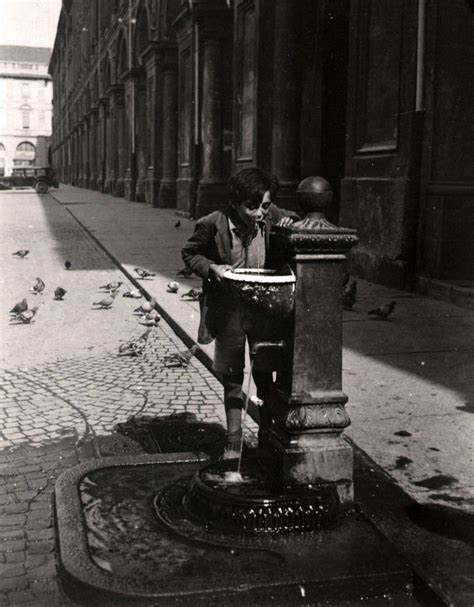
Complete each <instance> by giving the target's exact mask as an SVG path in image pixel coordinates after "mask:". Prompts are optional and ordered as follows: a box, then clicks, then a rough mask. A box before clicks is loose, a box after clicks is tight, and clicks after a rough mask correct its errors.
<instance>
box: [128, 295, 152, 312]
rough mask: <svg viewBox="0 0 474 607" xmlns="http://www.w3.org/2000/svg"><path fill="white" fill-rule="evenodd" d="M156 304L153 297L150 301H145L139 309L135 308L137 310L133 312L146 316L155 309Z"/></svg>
mask: <svg viewBox="0 0 474 607" xmlns="http://www.w3.org/2000/svg"><path fill="white" fill-rule="evenodd" d="M155 304H156V299H155V298H154V297H152V298H151V299H150V301H144V302H143V303H142V304H141V305H139V306H138V308H135V310H133V311H134V313H135V314H142V315H143V316H144V315H145V314H148V313H149V312H151V311H152V310H154V309H155Z"/></svg>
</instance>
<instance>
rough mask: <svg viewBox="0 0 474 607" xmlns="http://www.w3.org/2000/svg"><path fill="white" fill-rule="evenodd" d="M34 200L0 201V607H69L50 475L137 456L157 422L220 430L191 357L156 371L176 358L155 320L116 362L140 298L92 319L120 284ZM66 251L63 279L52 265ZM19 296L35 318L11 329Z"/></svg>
mask: <svg viewBox="0 0 474 607" xmlns="http://www.w3.org/2000/svg"><path fill="white" fill-rule="evenodd" d="M41 202H42V204H40V205H39V204H38V197H37V195H36V194H28V193H19V194H10V195H7V196H3V197H2V199H1V204H2V208H1V212H2V224H3V228H4V229H2V234H3V237H2V243H1V260H2V267H3V268H4V274H3V276H2V282H3V285H2V286H3V288H2V304H1V305H2V308H1V309H2V318H3V321H2V342H3V346H2V357H1V358H2V361H1V376H0V377H1V380H0V429H1V430H0V477H1V484H0V520H1V522H0V534H1V541H2V545H1V551H0V605H31V606H33V605H34V606H35V607H39V606H41V605H49V606H51V607H52V606H56V605H68V604H69V601H68V600H67V598H66V597H65V596H64V595H63V594H62V592H61V589H60V586H59V584H58V578H57V571H56V555H55V550H54V545H55V544H54V528H53V517H52V492H53V487H54V483H55V481H56V479H57V478H58V476H59V475H60V474H61V473H62V472H63V471H64V470H66V469H68V468H70V467H72V466H74V465H76V464H78V463H80V462H82V461H84V460H86V459H88V458H91V457H104V456H108V455H120V454H125V453H143V452H144V451H146V450H147V445H146V444H144V443H143V441H141V442H140V441H139V440H136V437H140V436H142V435H141V434H140V431H139V429H140V427H141V428H143V427H144V426H147V425H150V424H152V423H153V421H154V420H156V419H157V418H162V417H169V416H172V415H173V414H181V415H183V414H186V415H187V417H188V418H189V419H194V420H197V421H201V422H204V423H209V424H216V423H217V424H221V423H222V422H223V407H222V404H221V394H220V393H221V387H220V384H219V382H218V381H217V380H216V379H215V378H214V376H213V375H212V374H211V373H210V372H209V371H208V370H207V369H206V368H205V367H204V366H203V365H202V364H201V363H200V362H199V361H198V359H196V358H193V359H192V360H191V363H190V364H189V366H188V367H186V368H168V367H166V366H164V364H163V358H164V356H166V355H168V354H171V353H173V352H176V351H179V350H183V349H185V348H186V346H185V345H184V344H183V342H181V340H180V339H179V338H178V337H177V336H176V335H175V334H174V332H173V331H172V330H171V328H170V327H169V326H168V325H167V324H166V323H165V321H164V320H162V321H161V322H160V324H159V325H158V326H157V327H156V328H153V329H152V331H151V334H150V337H149V340H148V343H147V347H146V350H145V352H144V354H143V356H141V357H136V358H130V357H127V356H123V357H119V356H118V355H117V353H118V347H119V345H120V343H121V342H122V341H124V340H125V341H126V340H128V339H130V338H131V337H132V336H135V337H136V336H138V335H140V334H141V333H142V332H143V331H144V330H145V327H143V326H141V325H140V324H139V323H140V317H139V316H138V315H136V314H133V310H134V309H135V308H136V307H137V306H138V305H139V303H140V301H143V299H142V300H134V299H125V298H122V297H121V295H119V297H118V298H117V300H116V302H115V304H114V306H113V307H112V309H110V310H93V309H92V308H91V305H90V302H93V301H97V300H99V299H100V298H101V297H104V294H101V291H100V289H98V287H99V286H101V285H104V284H106V283H107V282H110V281H111V280H123V281H124V282H125V277H123V276H122V277H121V275H120V272H119V270H118V269H117V268H115V267H113V265H112V264H111V262H110V260H109V259H108V257H107V256H106V255H105V253H104V252H103V251H101V250H100V249H99V248H98V247H97V246H95V245H94V243H93V242H92V241H91V240H90V239H89V238H88V237H87V235H86V234H85V233H84V232H83V231H82V229H81V228H80V226H79V225H78V224H77V223H75V222H74V220H73V219H72V217H71V216H70V215H69V214H68V213H67V212H66V211H65V209H64V208H61V207H59V206H58V205H57V204H56V203H52V202H51V199H49V197H44V198H42V199H41ZM18 205H21V210H22V213H19V212H18ZM26 216H27V217H28V224H27V226H25V225H24V223H25V222H24V218H25V217H26ZM7 226H8V229H6V227H7ZM52 230H53V233H52ZM21 247H25V248H28V249H29V250H30V254H29V256H28V257H27V258H26V259H24V260H18V259H16V258H15V257H13V256H12V252H14V251H15V250H16V249H18V248H21ZM66 247H67V251H68V255H69V257H71V259H72V260H73V263H74V267H73V268H72V269H71V270H70V271H69V272H67V271H66V270H65V269H64V267H63V263H64V259H63V257H62V256H61V255H59V256H58V255H57V251H58V249H59V250H60V249H64V248H66ZM75 270H77V271H75ZM36 276H41V277H42V278H43V279H44V281H45V283H46V285H47V286H46V289H45V291H44V293H43V294H41V295H33V294H32V293H29V288H30V287H31V285H32V284H33V283H34V279H35V277H36ZM54 280H56V281H57V282H58V283H61V284H62V285H63V286H64V287H65V288H66V289H67V290H68V293H67V295H66V297H65V301H64V302H57V301H54V300H53V296H52V292H53V290H54V287H55V286H57V285H56V284H55V283H54V282H53V281H54ZM122 290H123V288H122ZM23 297H27V299H28V302H29V305H30V308H31V307H32V306H33V303H34V304H36V305H38V306H39V308H40V310H39V311H38V314H37V316H36V317H35V319H34V322H33V323H32V324H31V325H16V324H15V323H9V321H8V311H9V309H11V308H12V307H13V305H14V304H15V303H16V301H17V300H16V299H15V298H17V299H18V300H21V299H22V298H23ZM89 300H90V302H89Z"/></svg>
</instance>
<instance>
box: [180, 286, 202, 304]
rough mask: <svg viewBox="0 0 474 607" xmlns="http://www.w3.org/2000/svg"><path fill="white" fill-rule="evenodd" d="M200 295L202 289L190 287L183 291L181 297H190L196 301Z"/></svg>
mask: <svg viewBox="0 0 474 607" xmlns="http://www.w3.org/2000/svg"><path fill="white" fill-rule="evenodd" d="M201 296H202V289H195V288H194V289H191V290H190V291H188V292H187V293H183V294H182V295H181V299H183V297H186V298H187V299H192V300H194V301H197V300H198V299H199V298H200V297H201Z"/></svg>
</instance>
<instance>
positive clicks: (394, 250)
mask: <svg viewBox="0 0 474 607" xmlns="http://www.w3.org/2000/svg"><path fill="white" fill-rule="evenodd" d="M472 16H473V8H472V5H471V3H470V2H469V1H468V0H452V1H451V2H449V3H446V2H444V1H443V0H412V1H409V2H408V1H406V0H377V1H373V0H372V1H371V0H298V1H295V0H102V1H100V2H99V1H98V0H65V1H64V3H63V8H62V12H61V16H60V20H59V26H58V32H57V36H56V41H55V46H54V50H53V55H52V59H51V63H50V73H51V75H52V77H53V82H54V117H53V145H52V150H53V161H54V166H55V168H56V170H57V172H58V173H59V175H60V176H61V179H62V180H63V181H65V182H68V183H73V184H76V185H80V186H82V187H87V188H93V189H99V190H102V191H105V192H110V193H112V194H114V195H117V196H125V197H126V198H128V199H129V200H135V201H138V202H144V203H147V204H150V205H152V206H156V207H171V208H176V209H177V211H178V212H180V213H182V214H184V215H188V216H191V217H199V216H202V215H203V214H205V213H207V212H209V211H211V210H213V209H216V208H221V207H222V206H224V205H225V204H226V190H225V184H226V181H227V179H228V177H229V175H230V173H231V172H232V171H234V170H236V169H238V168H241V167H246V166H255V165H258V166H261V167H262V168H265V169H268V170H271V171H272V172H274V173H275V174H276V175H277V176H278V178H279V180H280V183H281V190H280V193H279V202H280V204H282V205H283V206H286V207H294V208H296V186H297V184H298V182H299V181H300V180H301V179H302V178H303V177H306V176H308V175H322V176H324V177H326V178H327V179H328V180H329V181H330V182H331V184H332V186H333V189H334V192H335V201H334V205H333V208H332V209H331V210H330V211H329V218H330V219H331V220H333V221H335V222H340V223H341V224H343V225H345V226H347V227H354V228H356V229H357V230H358V233H359V236H360V244H359V245H358V246H357V247H356V248H355V249H354V250H353V252H352V254H351V269H352V271H353V272H354V273H356V274H358V275H360V276H364V277H366V278H368V279H370V280H374V281H378V282H382V283H385V284H388V285H393V286H397V287H408V288H411V287H413V286H414V285H415V283H416V282H417V281H418V280H419V279H420V278H421V277H426V276H428V277H431V278H434V279H443V280H472V279H473V278H474V276H473V274H474V268H473V264H472V261H470V260H472V259H473V258H474V250H473V246H474V245H473V242H474V239H473V238H472V236H471V235H472V233H473V231H472V227H473V217H474V211H473V203H474V175H473V164H474V160H473V159H474V147H473V146H474V130H473V129H474V126H473V121H472V120H471V118H470V112H469V108H470V107H471V106H472V104H473V97H474V95H473V79H472V77H470V75H469V74H472V73H473V71H474V70H473V68H474V65H473V61H474V53H473V36H472V34H473V31H472V29H473V19H472ZM453 31H455V32H456V36H455V40H453V35H452V32H453Z"/></svg>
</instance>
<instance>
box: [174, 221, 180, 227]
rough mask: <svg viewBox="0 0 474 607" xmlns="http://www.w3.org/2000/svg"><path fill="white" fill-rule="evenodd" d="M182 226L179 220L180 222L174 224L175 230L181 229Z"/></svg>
mask: <svg viewBox="0 0 474 607" xmlns="http://www.w3.org/2000/svg"><path fill="white" fill-rule="evenodd" d="M180 226H181V221H179V220H178V221H177V222H176V223H175V224H174V227H175V228H179V227H180Z"/></svg>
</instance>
